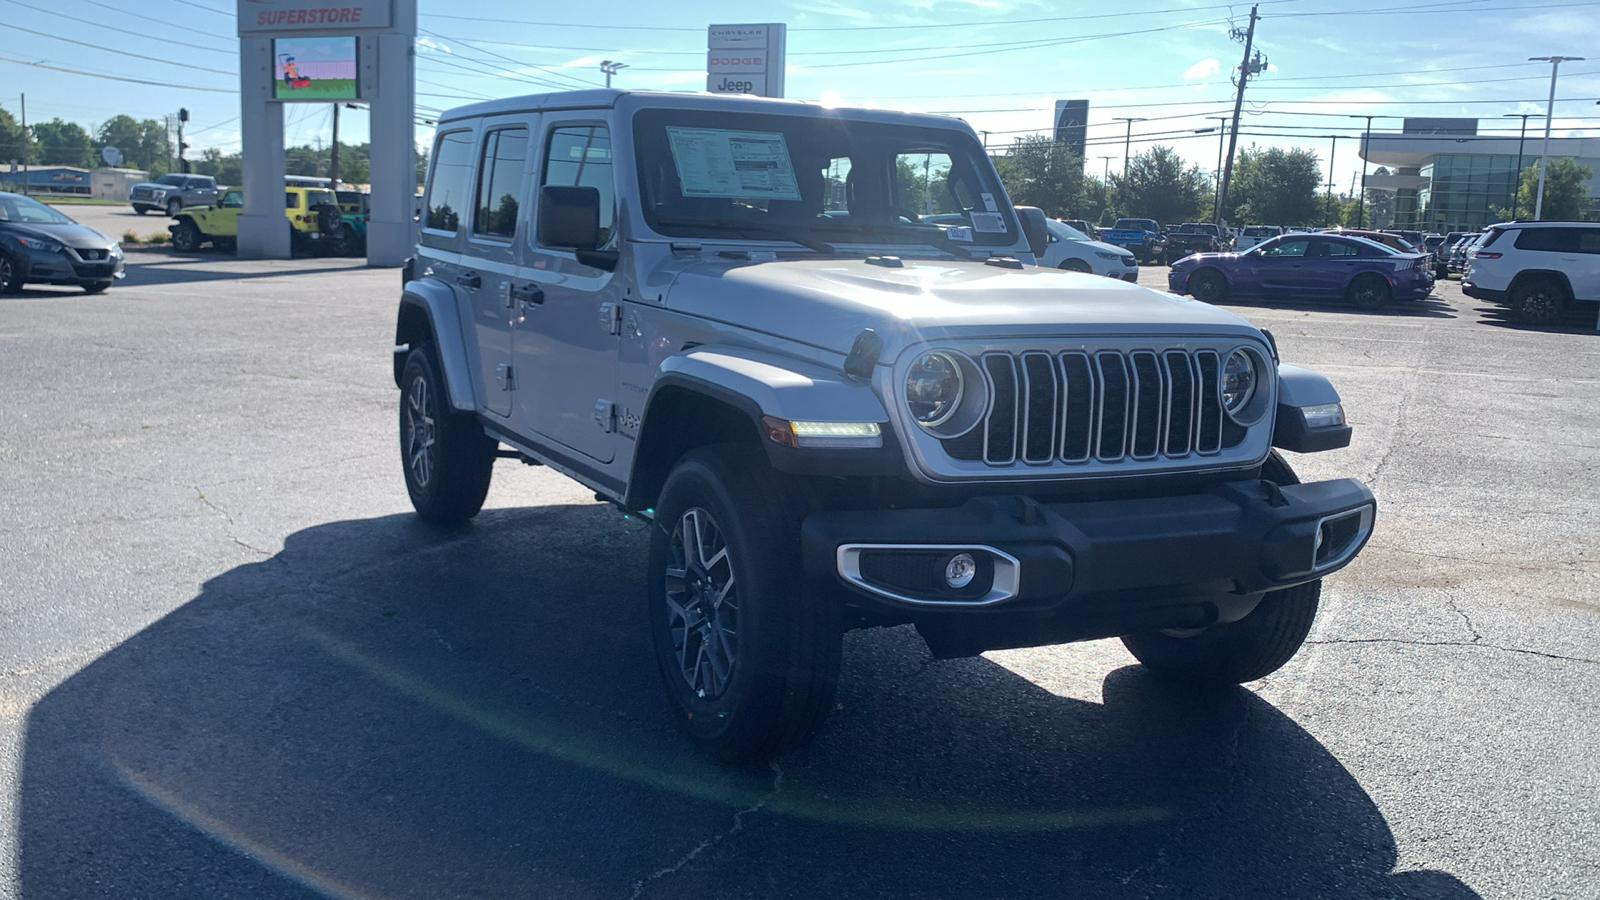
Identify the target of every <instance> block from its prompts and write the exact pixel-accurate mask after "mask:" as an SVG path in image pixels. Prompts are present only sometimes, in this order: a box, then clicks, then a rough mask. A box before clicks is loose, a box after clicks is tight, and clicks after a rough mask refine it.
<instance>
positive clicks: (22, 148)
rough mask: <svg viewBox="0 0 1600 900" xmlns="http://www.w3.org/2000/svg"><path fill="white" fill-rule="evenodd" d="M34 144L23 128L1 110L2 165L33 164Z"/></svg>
mask: <svg viewBox="0 0 1600 900" xmlns="http://www.w3.org/2000/svg"><path fill="white" fill-rule="evenodd" d="M34 149H35V148H34V146H33V142H32V141H31V140H29V138H28V135H27V134H26V133H24V132H23V130H22V126H21V125H19V124H17V120H16V118H15V117H14V116H12V115H11V113H9V112H7V111H6V110H5V109H4V108H0V164H6V165H8V166H9V164H10V163H11V162H12V161H13V160H14V161H16V162H19V163H31V162H33V152H34Z"/></svg>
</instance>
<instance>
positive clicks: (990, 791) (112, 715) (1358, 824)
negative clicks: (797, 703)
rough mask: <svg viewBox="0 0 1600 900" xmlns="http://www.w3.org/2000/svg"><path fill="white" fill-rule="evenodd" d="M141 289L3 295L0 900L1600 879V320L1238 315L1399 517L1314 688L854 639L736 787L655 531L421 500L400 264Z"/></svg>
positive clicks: (1331, 615)
mask: <svg viewBox="0 0 1600 900" xmlns="http://www.w3.org/2000/svg"><path fill="white" fill-rule="evenodd" d="M128 218H129V219H130V220H137V217H132V216H129V217H128ZM143 221H144V222H148V223H154V222H156V221H158V218H157V217H152V216H146V217H143ZM149 230H154V226H153V224H152V227H151V228H150V229H149ZM129 273H130V274H129V277H128V279H127V280H126V281H125V282H123V283H120V284H118V285H117V286H115V287H113V288H112V289H111V290H110V291H109V292H107V293H106V294H103V295H100V296H95V297H91V296H87V295H84V294H81V293H79V292H76V291H69V290H45V289H41V290H29V291H27V292H25V293H24V294H22V295H20V296H7V297H0V385H3V386H4V387H3V391H4V393H3V396H4V404H3V406H0V409H3V410H4V415H0V496H3V497H4V500H3V501H0V513H3V514H0V623H3V628H0V747H3V750H0V807H3V808H0V841H3V843H4V852H0V897H7V898H13V897H15V898H28V900H46V898H49V900H55V898H64V897H73V898H84V897H116V898H129V897H152V898H154V897H159V898H180V897H197V898H199V897H204V898H219V897H251V898H277V897H285V898H288V897H313V896H322V897H338V898H367V897H415V898H445V897H469V896H470V897H613V898H630V897H641V898H658V897H685V898H688V897H758V898H777V897H795V898H814V897H929V898H933V897H974V898H977V897H983V898H1021V897H1060V896H1073V897H1108V898H1109V897H1184V898H1192V897H1217V898H1223V897H1227V898H1240V897H1262V898H1279V897H1330V898H1331V897H1410V898H1452V900H1453V898H1470V897H1479V896H1481V897H1518V898H1520V897H1595V896H1600V750H1597V749H1596V748H1597V747H1600V715H1597V713H1600V637H1597V628H1596V626H1597V624H1600V620H1597V614H1600V544H1597V543H1596V528H1595V512H1594V511H1595V508H1596V505H1597V500H1600V437H1597V436H1600V335H1596V334H1594V333H1593V332H1592V331H1591V329H1592V327H1593V321H1592V319H1587V318H1584V319H1581V320H1578V321H1574V322H1572V323H1571V324H1570V325H1568V326H1566V327H1561V328H1552V329H1545V330H1527V329H1521V328H1517V327H1513V326H1511V325H1510V324H1508V323H1507V322H1506V321H1505V320H1504V318H1503V317H1502V316H1501V315H1499V313H1498V311H1497V310H1496V309H1494V308H1491V307H1488V306H1487V305H1485V304H1481V303H1478V302H1476V301H1471V300H1468V299H1466V298H1464V297H1463V296H1462V295H1461V293H1460V290H1459V287H1458V286H1457V284H1456V283H1455V282H1449V283H1446V284H1442V285H1440V287H1439V289H1438V291H1437V292H1436V294H1435V296H1434V297H1433V298H1431V299H1429V300H1426V301H1422V302H1419V303H1414V304H1408V305H1401V306H1396V307H1394V308H1393V309H1392V310H1389V311H1386V312H1384V313H1381V314H1361V313H1355V312H1352V311H1349V310H1346V309H1343V308H1340V307H1336V306H1333V305H1311V304H1294V303H1256V304H1253V305H1249V306H1236V307H1231V308H1233V309H1235V310H1236V311H1237V312H1239V313H1240V314H1242V315H1244V316H1245V317H1247V318H1249V319H1251V320H1252V321H1254V322H1256V323H1257V324H1258V325H1261V326H1264V327H1267V328H1269V329H1271V330H1272V331H1273V332H1274V334H1275V335H1276V338H1277V341H1278V344H1279V347H1280V349H1281V351H1282V354H1283V356H1284V358H1285V360H1286V361H1289V362H1293V363H1297V364H1301V365H1307V366H1311V367H1313V368H1317V369H1320V370H1322V371H1323V372H1325V373H1326V374H1328V375H1329V376H1331V377H1332V378H1333V379H1334V381H1335V383H1336V384H1337V385H1338V387H1339V388H1340V390H1341V392H1342V393H1343V395H1344V398H1345V402H1346V406H1347V409H1348V410H1349V415H1350V418H1351V421H1352V422H1353V424H1354V425H1355V438H1354V442H1353V444H1352V445H1351V446H1350V447H1349V448H1347V449H1344V450H1339V451H1333V452H1329V453H1324V454H1316V455H1312V456H1303V457H1295V458H1293V459H1292V462H1293V463H1294V465H1295V466H1296V467H1297V468H1298V470H1299V471H1300V474H1301V476H1302V477H1303V478H1306V479H1308V480H1309V479H1316V478H1326V477H1339V476H1352V477H1357V478H1359V479H1361V480H1362V481H1364V482H1365V483H1367V484H1368V485H1370V486H1371V487H1372V489H1373V491H1374V492H1375V493H1376V494H1377V496H1378V499H1379V503H1380V514H1379V520H1378V525H1377V531H1376V534H1375V536H1374V538H1373V540H1372V543H1371V545H1370V546H1369V547H1368V548H1367V550H1366V551H1365V553H1364V554H1363V555H1362V556H1361V557H1360V558H1359V559H1358V560H1357V561H1356V563H1355V564H1353V565H1352V566H1351V567H1350V568H1349V569H1347V570H1346V571H1344V572H1343V573H1340V574H1339V575H1337V576H1336V577H1334V578H1333V579H1330V580H1329V582H1328V583H1327V585H1326V586H1325V588H1324V592H1323V607H1322V612H1321V614H1320V616H1319V619H1318V622H1317V625H1316V627H1315V629H1314V631H1313V633H1312V636H1311V639H1310V643H1309V644H1308V646H1306V647H1305V648H1304V649H1303V650H1302V652H1301V653H1300V654H1299V655H1298V656H1297V657H1296V658H1295V660H1293V661H1292V662H1291V663H1290V664H1289V665H1288V666H1287V667H1285V668H1284V669H1282V670H1281V671H1279V672H1278V673H1276V674H1274V675H1273V676H1271V677H1269V678H1267V679H1264V680H1262V681H1259V682H1255V683H1252V684H1250V685H1249V686H1247V687H1246V688H1240V689H1238V690H1234V691H1229V692H1225V693H1222V694H1219V695H1201V696H1196V695H1189V694H1181V693H1175V692H1173V691H1171V690H1168V689H1166V688H1163V687H1162V686H1161V685H1160V684H1158V683H1157V682H1155V681H1153V680H1152V679H1151V678H1149V677H1147V676H1146V675H1145V673H1144V672H1143V670H1142V669H1140V668H1139V667H1138V666H1137V665H1136V664H1134V662H1133V659H1132V658H1131V657H1130V656H1129V655H1128V654H1127V653H1126V652H1125V651H1124V650H1123V649H1122V647H1121V645H1120V644H1119V643H1117V642H1115V641H1102V642H1097V643H1091V644H1082V645H1074V646H1066V647H1055V648H1044V649H1037V650H1019V651H1007V652H1001V653H990V654H987V655H985V656H983V657H980V658H976V659H969V660H960V661H952V662H935V661H932V660H930V659H929V658H928V654H927V652H926V650H925V649H924V648H923V647H922V645H921V643H920V641H919V640H918V639H917V638H916V636H915V634H914V633H913V632H910V631H909V630H907V629H893V630H878V631H872V632H858V633H854V634H852V635H851V636H850V637H849V639H848V640H847V643H846V647H845V675H844V683H843V686H842V688H841V691H840V695H839V702H838V707H837V708H836V709H835V710H834V712H833V715H832V716H831V718H830V719H829V720H828V722H827V724H826V725H825V726H824V728H823V730H822V732H821V733H820V734H819V736H818V738H817V739H816V741H815V742H813V743H812V744H811V745H810V746H808V747H806V748H804V749H802V750H800V751H798V752H795V753H793V754H791V755H789V756H787V757H785V758H784V759H782V760H781V761H779V762H778V763H776V764H774V765H772V766H771V767H756V768H751V769H741V770H729V769H724V768H720V767H718V766H715V765H713V764H710V763H708V762H706V761H704V760H702V759H700V758H699V757H697V756H696V755H695V754H694V753H693V752H692V751H690V750H689V748H688V746H687V745H686V743H685V742H684V741H683V740H682V739H681V738H680V737H679V736H678V735H677V733H676V731H675V730H674V727H673V725H672V723H671V722H670V721H668V719H667V716H666V713H665V705H664V704H663V703H662V700H661V697H660V687H659V685H658V680H657V676H656V673H655V671H654V663H653V660H652V659H651V655H650V649H649V639H648V636H647V635H646V634H645V633H644V631H643V628H642V626H641V623H640V621H639V616H638V615H637V609H636V607H637V606H638V601H639V598H640V596H641V595H642V584H641V578H642V572H643V557H644V546H645V543H644V536H643V533H642V527H641V525H640V524H639V523H638V522H636V521H632V520H628V519H624V518H623V517H621V516H620V515H618V514H617V513H616V512H614V511H613V510H612V509H610V508H609V507H607V506H603V505H601V504H597V503H595V502H594V501H593V499H592V497H591V496H590V495H589V494H588V493H587V492H585V491H584V490H582V489H581V488H579V487H578V486H577V485H576V484H574V483H572V482H569V481H566V480H564V479H563V478H561V477H560V476H558V475H555V474H554V473H551V472H550V471H548V470H546V469H543V468H528V467H524V466H521V465H519V464H517V463H515V462H513V461H509V460H507V461H502V462H501V463H499V464H498V467H497V470H496V475H495V478H496V481H495V484H494V486H493V488H492V489H491V492H490V496H489V505H488V508H486V510H485V512H484V513H483V514H482V515H481V516H480V517H479V518H478V519H477V520H476V521H475V523H474V524H473V525H472V526H470V527H468V528H466V529H463V530H459V531H440V530H436V529H433V528H430V527H427V526H424V525H422V524H421V523H419V522H418V521H417V520H416V519H415V518H414V517H413V516H412V515H410V507H409V504H408V502H407V499H406V494H405V488H404V484H403V482H402V479H401V475H400V467H399V462H398V458H397V457H398V453H397V448H396V438H395V421H394V420H395V405H396V401H397V392H396V390H395V388H394V385H393V382H392V376H391V371H390V365H389V349H390V347H391V345H392V337H393V320H394V305H395V299H396V295H397V288H398V283H399V276H398V274H397V273H396V272H394V271H392V270H386V271H379V270H368V269H365V268H363V267H361V266H360V264H359V262H358V261H350V260H320V259H319V260H283V261H264V262H241V261H234V260H231V259H228V258H225V257H223V256H220V255H216V254H203V255H197V256H191V257H179V256H168V255H163V254H147V253H135V254H132V255H131V256H130V263H129ZM1141 280H1142V282H1143V283H1145V284H1146V285H1149V286H1152V287H1157V288H1164V286H1165V270H1164V269H1147V270H1146V271H1145V272H1144V273H1143V275H1142V279H1141Z"/></svg>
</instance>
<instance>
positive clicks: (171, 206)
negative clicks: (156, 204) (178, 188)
mask: <svg viewBox="0 0 1600 900" xmlns="http://www.w3.org/2000/svg"><path fill="white" fill-rule="evenodd" d="M181 212H183V201H182V200H179V199H177V198H173V199H171V200H168V201H167V215H169V216H172V217H173V218H177V215H178V213H181Z"/></svg>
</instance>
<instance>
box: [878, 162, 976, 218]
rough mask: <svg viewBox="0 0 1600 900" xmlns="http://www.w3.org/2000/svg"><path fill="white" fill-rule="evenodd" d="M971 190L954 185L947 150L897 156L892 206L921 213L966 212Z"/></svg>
mask: <svg viewBox="0 0 1600 900" xmlns="http://www.w3.org/2000/svg"><path fill="white" fill-rule="evenodd" d="M962 193H965V194H968V195H970V194H971V189H970V188H968V187H967V185H966V184H965V182H961V183H960V184H959V185H958V184H953V183H952V181H951V172H950V156H949V154H947V153H926V152H925V153H901V154H898V155H896V156H895V158H894V194H893V200H892V201H891V202H892V203H893V205H894V206H895V207H896V208H898V209H900V210H902V211H904V212H909V213H915V214H916V215H919V216H932V215H938V214H940V213H963V212H966V211H967V210H969V209H971V208H972V206H973V204H972V203H971V202H968V201H969V200H970V197H968V198H962V197H961V196H960V194H962Z"/></svg>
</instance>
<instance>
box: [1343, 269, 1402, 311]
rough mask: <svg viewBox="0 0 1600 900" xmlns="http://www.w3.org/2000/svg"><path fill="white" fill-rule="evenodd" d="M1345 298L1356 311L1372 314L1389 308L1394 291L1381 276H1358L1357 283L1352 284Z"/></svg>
mask: <svg viewBox="0 0 1600 900" xmlns="http://www.w3.org/2000/svg"><path fill="white" fill-rule="evenodd" d="M1345 297H1346V298H1347V299H1348V300H1349V301H1350V305H1351V306H1354V307H1355V308H1356V309H1360V310H1366V311H1368V312H1371V311H1372V310H1375V309H1382V308H1384V307H1385V306H1388V305H1389V302H1390V301H1391V300H1393V299H1394V290H1393V289H1392V288H1390V287H1389V282H1387V281H1385V280H1384V279H1383V276H1381V275H1358V276H1356V280H1355V281H1352V282H1350V288H1349V289H1348V290H1346V291H1345Z"/></svg>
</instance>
